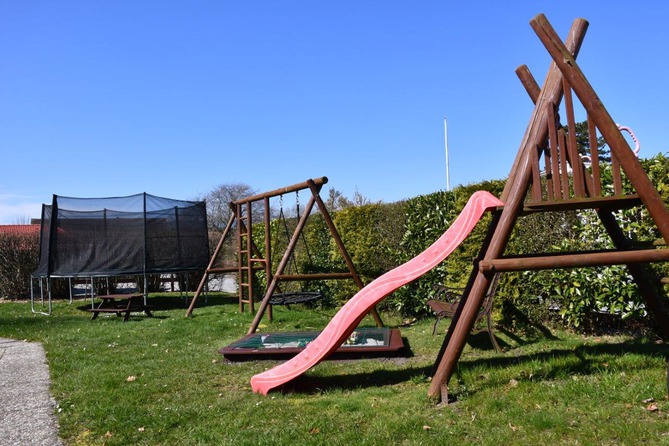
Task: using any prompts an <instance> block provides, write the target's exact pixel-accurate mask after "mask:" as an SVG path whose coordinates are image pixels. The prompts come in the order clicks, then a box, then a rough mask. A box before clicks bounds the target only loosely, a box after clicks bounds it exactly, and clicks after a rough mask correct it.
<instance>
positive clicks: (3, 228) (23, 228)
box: [0, 225, 40, 235]
mask: <svg viewBox="0 0 669 446" xmlns="http://www.w3.org/2000/svg"><path fill="white" fill-rule="evenodd" d="M39 230H40V225H0V234H12V235H31V234H39Z"/></svg>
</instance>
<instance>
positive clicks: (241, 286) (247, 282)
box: [186, 177, 383, 334]
mask: <svg viewBox="0 0 669 446" xmlns="http://www.w3.org/2000/svg"><path fill="white" fill-rule="evenodd" d="M327 182H328V179H327V177H320V178H313V179H308V180H306V181H304V182H302V183H297V184H293V185H291V186H286V187H282V188H279V189H275V190H272V191H268V192H263V193H260V194H257V195H252V196H249V197H245V198H241V199H239V200H236V201H233V202H232V203H230V209H231V211H232V212H231V214H230V219H229V220H228V223H227V224H226V227H225V229H224V230H223V233H222V234H221V237H220V239H219V241H218V244H217V245H216V248H215V249H214V252H213V253H212V255H211V259H210V261H209V265H208V266H207V269H206V270H205V272H204V275H203V277H202V280H201V281H200V284H199V286H198V288H197V291H196V292H195V295H194V296H193V300H192V301H191V303H190V306H189V307H188V311H187V312H186V316H187V317H188V316H190V315H191V314H192V312H193V308H194V307H195V302H196V300H197V298H198V297H199V295H200V294H202V292H203V291H204V287H205V284H206V283H207V281H208V280H209V277H210V276H211V275H213V274H226V273H237V286H238V297H239V311H240V312H244V309H245V305H248V308H249V310H250V312H254V311H255V303H256V302H255V301H256V299H255V296H254V293H253V290H254V287H255V284H256V281H257V278H256V272H258V271H264V273H265V277H266V279H267V287H266V289H265V293H264V295H263V298H262V300H261V301H260V305H259V308H258V310H257V312H256V315H255V318H254V319H253V322H252V323H251V326H250V328H249V330H248V333H247V334H252V333H255V331H256V330H257V329H258V325H260V321H261V319H262V317H263V315H264V314H265V312H266V311H267V310H268V309H269V311H268V316H269V318H270V320H271V318H272V305H271V303H270V299H271V298H272V296H273V295H274V293H275V292H276V291H277V289H278V287H279V284H280V283H281V282H289V281H307V280H338V279H350V280H353V282H354V283H355V284H356V286H357V287H358V289H362V288H363V287H364V284H363V282H362V279H360V276H359V275H358V272H357V271H356V268H355V265H354V264H353V261H352V260H351V256H350V255H349V254H348V251H346V247H345V246H344V243H343V242H342V240H341V237H340V236H339V232H338V231H337V228H336V227H335V225H334V222H333V221H332V217H331V216H330V213H329V212H328V210H327V207H326V206H325V203H324V202H323V200H322V198H321V196H320V191H321V189H322V188H323V186H324V185H325V184H326V183H327ZM303 190H308V191H309V192H310V193H311V197H310V198H309V201H308V202H307V204H306V206H305V209H304V210H303V212H302V213H301V215H299V216H298V217H299V218H298V221H297V225H296V226H295V229H294V231H293V233H292V235H291V236H290V240H289V241H288V245H287V247H286V250H285V251H284V253H283V255H282V257H281V260H280V262H279V263H278V265H277V267H276V269H275V270H273V269H272V265H273V260H272V235H271V231H270V221H271V208H270V199H271V198H274V197H280V196H283V195H285V194H289V193H299V192H300V191H303ZM256 203H262V209H263V213H262V215H263V222H262V223H263V226H264V240H263V250H260V249H259V248H258V245H257V244H256V241H255V240H254V237H253V232H252V228H253V224H254V222H253V218H252V217H253V212H252V211H253V206H254V204H256ZM314 206H316V208H317V209H318V211H319V212H320V213H321V215H322V216H323V220H324V221H325V224H326V225H327V227H328V229H329V231H330V235H331V236H332V239H333V240H334V242H335V245H336V246H337V249H338V251H339V253H340V255H341V257H342V259H343V260H344V263H345V264H346V268H347V271H344V272H328V273H302V274H286V272H287V267H288V264H289V262H290V261H291V259H292V258H293V254H294V252H295V248H296V246H297V243H298V240H299V238H300V236H301V235H302V231H303V230H304V227H305V225H306V224H307V220H308V219H309V217H310V216H311V214H312V211H313V209H314ZM235 228H236V238H237V244H236V245H237V250H236V266H228V267H226V266H220V265H219V264H218V263H217V262H218V261H219V260H220V259H219V257H220V256H221V253H222V249H223V246H224V244H225V241H226V240H227V239H228V237H229V236H230V235H231V234H232V232H233V230H234V229H235ZM263 251H264V254H263V253H262V252H263ZM371 314H372V317H373V318H374V321H375V323H376V325H378V326H382V325H383V322H382V321H381V317H380V316H379V314H378V312H377V311H376V309H374V310H372V312H371Z"/></svg>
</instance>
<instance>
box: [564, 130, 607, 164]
mask: <svg viewBox="0 0 669 446" xmlns="http://www.w3.org/2000/svg"><path fill="white" fill-rule="evenodd" d="M562 128H563V129H564V131H565V132H566V133H567V134H569V129H568V128H567V126H566V125H565V126H562ZM574 130H575V131H576V146H577V147H578V153H579V155H581V156H583V155H585V156H590V154H591V153H592V152H591V150H590V131H589V130H588V121H581V122H577V123H576V124H574ZM597 151H598V154H599V161H604V162H610V161H611V152H610V150H609V149H608V147H606V142H605V141H604V138H603V137H601V136H599V137H598V138H597Z"/></svg>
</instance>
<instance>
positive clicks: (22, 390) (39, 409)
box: [0, 338, 63, 446]
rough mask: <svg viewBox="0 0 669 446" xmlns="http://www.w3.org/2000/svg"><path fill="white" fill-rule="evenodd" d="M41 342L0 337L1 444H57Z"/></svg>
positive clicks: (46, 445)
mask: <svg viewBox="0 0 669 446" xmlns="http://www.w3.org/2000/svg"><path fill="white" fill-rule="evenodd" d="M50 385H51V382H50V380H49V367H48V366H47V363H46V356H45V354H44V349H43V348H42V345H41V344H39V343H36V342H24V341H15V340H13V339H5V338H0V446H24V445H26V446H29V445H42V446H60V445H62V444H63V443H62V441H61V440H60V438H59V437H58V423H57V420H56V416H55V415H54V413H53V412H54V408H55V402H54V400H53V399H52V398H51V394H50V393H49V387H50Z"/></svg>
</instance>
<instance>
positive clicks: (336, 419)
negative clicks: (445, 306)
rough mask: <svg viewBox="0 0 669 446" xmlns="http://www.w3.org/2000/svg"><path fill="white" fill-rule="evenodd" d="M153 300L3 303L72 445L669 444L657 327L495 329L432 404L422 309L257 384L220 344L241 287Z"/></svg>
mask: <svg viewBox="0 0 669 446" xmlns="http://www.w3.org/2000/svg"><path fill="white" fill-rule="evenodd" d="M151 304H152V305H154V306H155V307H156V310H155V311H154V316H155V317H153V318H147V317H145V316H143V315H139V314H136V315H133V316H132V317H131V319H130V321H128V322H126V323H123V322H122V318H117V317H116V316H113V315H112V316H111V317H106V316H105V315H101V316H100V317H99V318H98V319H97V320H95V321H92V320H90V315H89V313H88V312H86V311H85V307H86V306H87V305H90V304H89V303H87V301H77V302H75V303H74V304H72V305H68V304H67V303H60V302H59V303H56V304H55V305H54V312H53V315H52V316H42V315H33V314H32V313H31V312H30V304H29V303H28V304H26V303H11V302H10V303H2V304H0V337H9V338H14V339H27V340H31V341H39V342H42V343H43V345H44V348H45V349H46V352H47V357H48V361H49V367H50V370H51V377H52V380H53V387H52V393H53V395H54V397H55V399H56V401H57V402H58V406H59V408H58V410H59V414H58V416H59V423H60V432H61V436H62V437H64V439H65V441H66V442H67V444H75V445H79V444H82V445H89V444H90V445H103V444H105V445H131V444H132V445H135V444H146V445H197V444H202V445H225V444H234V445H237V444H239V445H245V444H247V445H265V444H268V445H269V444H278V445H299V444H322V445H352V444H355V445H404V444H406V445H418V444H425V445H432V444H434V445H442V444H458V445H460V444H477V445H480V444H483V445H486V444H490V445H496V446H499V445H504V444H519V445H525V444H526V445H538V444H586V445H606V444H612V445H613V444H616V445H617V444H625V445H631V444H640V445H641V444H643V445H646V444H652V445H658V444H667V445H669V417H668V413H669V401H668V400H667V397H666V396H667V382H666V373H667V365H666V358H667V356H668V355H669V349H668V348H667V345H666V344H661V343H656V342H654V341H653V340H648V339H645V340H636V339H633V338H630V337H623V336H616V337H611V336H607V337H581V336H576V335H573V334H569V333H563V332H556V333H554V335H555V336H554V337H547V338H546V337H540V338H532V339H530V338H527V337H524V336H522V335H519V334H510V333H509V334H508V335H505V334H501V333H500V336H499V337H500V339H501V340H502V342H503V343H504V346H505V347H506V348H505V352H504V353H502V354H496V353H494V351H493V350H492V348H491V347H490V346H489V341H488V342H486V340H487V339H486V338H485V334H484V335H483V337H482V339H478V337H477V338H476V339H474V341H476V347H472V346H471V345H470V346H468V347H467V348H466V350H465V352H464V354H463V357H462V360H461V362H460V364H459V367H458V370H457V372H456V374H455V375H454V376H453V379H452V381H451V391H452V394H453V395H454V396H455V397H456V398H457V401H456V402H455V403H453V404H450V405H444V406H436V405H434V404H433V402H432V401H430V400H429V399H428V397H427V389H428V384H429V375H430V370H431V368H432V365H433V361H434V358H435V356H436V354H437V351H438V350H439V347H440V343H441V340H442V338H441V337H433V336H432V335H431V331H432V325H431V324H432V321H431V320H425V321H418V322H415V323H413V324H411V325H410V326H404V327H402V328H401V329H402V334H403V336H404V337H405V338H406V342H408V344H409V345H410V348H411V352H412V354H411V356H409V357H406V358H394V359H365V360H348V361H343V360H339V361H326V362H323V363H321V364H320V365H318V366H317V367H316V368H314V369H313V370H311V371H310V372H309V373H308V374H307V375H306V376H305V377H304V378H302V379H301V380H299V381H298V383H297V384H295V385H293V386H292V387H291V388H288V389H284V390H283V391H279V392H273V393H270V394H269V395H268V396H261V395H256V394H254V393H252V392H251V387H250V384H249V380H250V378H251V377H252V376H253V375H254V374H256V373H259V372H261V371H263V370H265V369H267V368H269V367H272V366H273V365H274V364H277V362H276V361H252V362H241V363H239V362H238V363H228V362H226V361H225V360H224V359H223V358H222V356H221V355H220V354H219V353H218V352H217V351H218V349H219V348H221V347H224V346H226V345H228V344H229V343H231V342H232V341H235V340H237V339H239V338H240V337H242V336H243V335H244V334H245V333H246V330H247V329H248V326H249V325H250V322H251V319H252V316H251V315H250V314H248V313H246V314H240V313H239V312H238V307H237V302H236V299H234V298H230V297H224V296H212V297H210V298H209V300H208V303H207V304H206V305H205V304H203V305H202V306H200V307H198V308H196V310H195V312H194V316H193V317H192V318H189V319H187V318H185V317H184V313H185V307H184V303H183V300H181V299H180V298H179V297H178V296H169V297H168V296H159V297H152V298H151ZM333 314H334V311H331V310H327V311H324V310H313V309H306V308H304V307H301V306H299V305H296V306H293V307H292V308H291V309H287V308H283V307H277V308H275V319H274V321H273V322H271V323H268V322H265V325H261V329H262V330H264V331H291V330H313V329H320V328H323V327H324V326H325V324H326V323H327V321H328V320H329V319H330V317H332V315H333ZM383 317H384V319H385V320H386V322H387V323H388V325H391V326H392V325H398V324H400V323H401V320H400V319H398V318H395V317H393V316H392V315H387V314H384V315H383ZM365 323H366V324H367V325H371V324H372V322H371V320H369V321H365ZM445 326H446V324H444V327H445ZM479 341H480V343H479Z"/></svg>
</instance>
